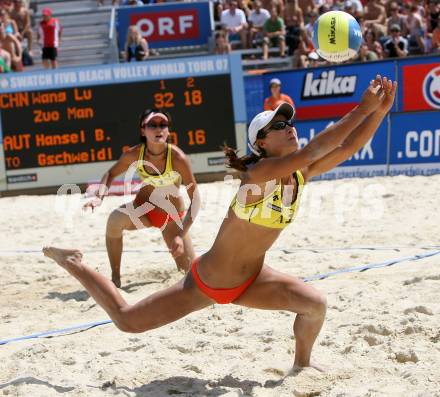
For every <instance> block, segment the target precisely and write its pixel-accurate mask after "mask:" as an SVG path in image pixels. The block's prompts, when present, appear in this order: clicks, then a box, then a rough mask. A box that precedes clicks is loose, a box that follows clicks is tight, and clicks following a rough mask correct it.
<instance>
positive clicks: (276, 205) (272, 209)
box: [230, 171, 304, 229]
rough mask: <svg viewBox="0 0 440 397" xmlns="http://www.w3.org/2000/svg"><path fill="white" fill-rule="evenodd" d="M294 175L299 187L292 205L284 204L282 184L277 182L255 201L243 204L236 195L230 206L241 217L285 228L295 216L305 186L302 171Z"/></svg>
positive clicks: (252, 221) (272, 226) (259, 223)
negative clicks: (266, 193) (268, 192)
mask: <svg viewBox="0 0 440 397" xmlns="http://www.w3.org/2000/svg"><path fill="white" fill-rule="evenodd" d="M293 175H294V177H295V179H296V183H297V185H298V188H297V193H296V197H295V200H293V202H292V204H291V205H289V206H284V205H283V197H282V192H281V188H282V185H281V184H277V185H276V186H275V188H274V190H273V191H272V192H271V193H270V194H268V195H267V196H266V197H264V198H262V199H261V200H259V201H257V202H255V203H251V204H241V203H240V202H238V200H237V195H235V197H234V199H233V200H232V203H231V206H230V207H231V208H232V209H233V210H234V213H235V215H237V217H239V218H240V219H243V220H245V221H248V222H250V223H255V224H256V225H261V226H266V227H270V228H273V229H284V228H285V227H286V226H288V225H289V224H290V223H291V222H292V221H293V219H294V218H295V215H296V213H297V210H298V207H299V200H300V198H301V193H302V190H303V188H304V177H303V175H302V174H301V172H300V171H296V172H295V173H294V174H293Z"/></svg>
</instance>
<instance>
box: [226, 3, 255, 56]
mask: <svg viewBox="0 0 440 397" xmlns="http://www.w3.org/2000/svg"><path fill="white" fill-rule="evenodd" d="M220 22H221V24H222V28H223V31H224V33H225V36H226V38H227V40H228V41H229V42H230V41H231V39H235V38H236V37H240V42H241V47H242V48H246V46H247V40H248V37H247V36H248V33H247V22H246V15H245V14H244V12H243V11H242V10H240V9H239V8H238V4H237V1H235V0H232V1H231V4H230V6H229V9H227V10H224V11H223V12H222V16H221V19H220Z"/></svg>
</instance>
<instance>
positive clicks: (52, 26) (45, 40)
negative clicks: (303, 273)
mask: <svg viewBox="0 0 440 397" xmlns="http://www.w3.org/2000/svg"><path fill="white" fill-rule="evenodd" d="M42 14H43V20H42V21H41V22H40V29H39V30H38V39H39V40H41V41H42V44H43V53H42V59H43V66H44V67H45V68H46V69H48V68H49V67H52V69H56V68H57V67H58V61H57V58H58V46H59V45H60V38H61V32H62V28H61V25H60V23H59V21H58V19H56V18H54V17H53V16H52V10H51V9H50V8H45V9H43V12H42Z"/></svg>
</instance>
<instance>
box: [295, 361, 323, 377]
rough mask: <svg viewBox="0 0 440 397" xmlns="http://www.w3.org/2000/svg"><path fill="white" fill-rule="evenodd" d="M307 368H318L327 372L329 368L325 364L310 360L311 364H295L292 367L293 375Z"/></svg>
mask: <svg viewBox="0 0 440 397" xmlns="http://www.w3.org/2000/svg"><path fill="white" fill-rule="evenodd" d="M307 368H313V369H316V370H317V371H319V372H327V368H325V367H324V366H323V365H320V364H317V363H315V362H310V364H309V365H298V364H294V365H293V368H292V371H291V372H292V375H296V374H299V373H300V372H301V371H303V370H305V369H307Z"/></svg>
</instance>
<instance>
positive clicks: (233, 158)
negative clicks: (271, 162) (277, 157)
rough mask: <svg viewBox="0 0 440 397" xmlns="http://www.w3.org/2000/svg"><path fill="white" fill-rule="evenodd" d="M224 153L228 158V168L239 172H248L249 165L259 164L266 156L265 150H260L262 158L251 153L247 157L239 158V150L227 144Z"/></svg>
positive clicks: (224, 146)
mask: <svg viewBox="0 0 440 397" xmlns="http://www.w3.org/2000/svg"><path fill="white" fill-rule="evenodd" d="M222 149H223V152H224V154H225V156H226V159H227V161H226V166H227V167H229V168H233V169H235V170H237V171H247V169H248V167H247V166H248V165H249V164H255V163H257V162H258V161H259V160H260V159H261V158H262V157H265V156H266V153H265V151H264V149H261V148H260V151H261V156H257V155H256V154H255V153H251V154H249V155H246V156H242V157H238V156H237V153H238V150H234V149H232V148H230V147H229V146H228V145H226V143H225V144H224V145H223V147H222Z"/></svg>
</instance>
